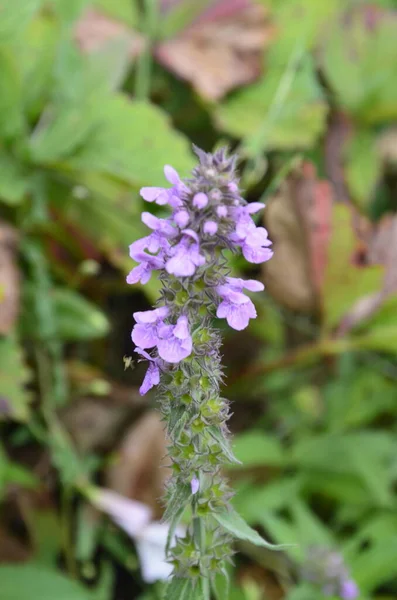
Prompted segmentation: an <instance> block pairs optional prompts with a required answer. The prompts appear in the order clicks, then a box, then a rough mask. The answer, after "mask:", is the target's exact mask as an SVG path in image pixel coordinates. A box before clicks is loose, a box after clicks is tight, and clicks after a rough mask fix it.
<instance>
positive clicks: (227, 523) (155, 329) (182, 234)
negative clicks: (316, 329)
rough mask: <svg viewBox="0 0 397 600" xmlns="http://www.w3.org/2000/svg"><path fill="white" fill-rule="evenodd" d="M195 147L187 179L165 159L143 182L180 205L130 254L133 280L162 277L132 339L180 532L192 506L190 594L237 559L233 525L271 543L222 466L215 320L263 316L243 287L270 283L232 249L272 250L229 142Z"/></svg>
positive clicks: (223, 406)
mask: <svg viewBox="0 0 397 600" xmlns="http://www.w3.org/2000/svg"><path fill="white" fill-rule="evenodd" d="M195 151H196V154H197V156H198V158H199V164H198V166H197V167H196V168H195V169H194V170H193V174H192V177H191V178H190V179H187V180H181V179H180V177H179V175H178V174H177V173H176V171H175V170H174V169H173V168H172V167H170V166H166V167H165V169H164V172H165V176H166V178H167V180H168V181H169V182H170V183H171V187H170V188H168V189H164V188H159V187H144V188H142V190H141V195H142V197H143V198H144V199H145V200H146V201H147V202H152V203H155V204H157V205H160V206H164V205H168V207H169V208H170V209H171V211H172V212H171V215H170V216H169V217H167V218H159V217H157V216H154V215H153V214H151V213H149V212H144V213H143V214H142V220H143V222H144V223H145V224H146V225H147V226H148V227H149V228H150V229H151V230H152V232H151V233H150V235H148V236H146V237H144V238H143V239H141V240H138V241H136V242H134V243H133V244H131V246H130V255H131V257H132V258H133V259H134V260H135V261H136V262H138V263H139V264H138V266H136V267H134V268H133V269H132V271H131V272H130V274H129V275H128V277H127V282H128V283H131V284H134V283H138V282H141V283H143V284H145V283H146V282H148V281H149V279H150V277H151V276H152V272H153V271H158V272H159V279H160V281H161V283H162V288H161V292H160V297H159V300H158V302H157V304H156V307H155V308H154V309H153V310H148V311H143V312H136V313H135V314H134V318H135V321H136V324H135V326H134V328H133V330H132V340H133V342H134V343H135V345H136V346H137V347H136V352H137V353H138V354H139V356H140V360H146V361H148V369H147V372H146V375H145V378H144V380H143V383H142V385H141V388H140V393H141V394H145V393H146V392H147V391H148V390H150V389H151V388H152V387H154V386H159V388H158V396H159V400H160V407H161V412H162V415H163V418H164V421H165V422H166V428H167V435H168V438H169V440H170V445H169V454H170V457H171V459H172V477H171V479H170V481H169V483H168V487H167V492H166V510H165V515H164V519H165V520H169V521H170V523H171V525H170V531H175V528H176V527H177V525H178V523H179V521H180V519H181V517H182V515H183V513H185V510H186V509H188V508H189V509H190V514H191V525H190V527H188V528H187V531H186V534H185V536H184V537H183V538H179V539H178V540H177V543H176V544H175V546H174V547H173V548H172V549H171V550H170V554H169V560H170V562H171V564H172V565H173V575H174V578H173V581H172V582H171V584H170V585H171V586H174V587H175V586H179V587H180V589H184V593H185V592H186V593H187V590H188V589H189V587H188V586H190V587H191V591H194V590H196V589H197V588H198V587H200V588H201V589H202V591H203V595H204V597H208V594H209V591H208V590H209V581H210V579H211V576H212V575H214V574H215V573H216V572H224V563H225V561H227V560H228V559H230V556H231V534H232V535H235V536H237V537H243V538H244V539H251V541H254V543H258V544H267V543H266V542H265V541H264V540H262V538H260V536H259V535H258V534H256V532H255V531H253V530H251V529H250V528H249V527H248V525H247V524H246V523H245V522H244V521H243V520H242V519H241V517H239V516H238V515H237V514H236V513H234V512H233V509H232V508H231V506H230V505H229V500H230V498H231V496H232V492H231V490H230V488H229V487H228V484H227V482H226V481H225V479H224V477H223V475H222V467H223V466H224V465H225V464H227V463H229V462H232V461H236V459H235V458H234V456H233V453H232V451H231V449H230V447H229V442H228V429H227V420H228V417H229V406H228V402H227V400H225V399H224V398H223V397H222V395H221V389H220V388H221V383H222V365H221V358H220V353H219V349H220V345H221V339H220V335H219V333H218V331H217V330H216V329H214V327H213V324H212V323H213V317H214V316H215V315H216V316H217V317H218V318H220V319H226V320H227V322H228V324H229V325H230V326H231V327H232V328H234V329H237V330H241V329H244V328H245V327H247V325H248V323H249V320H250V319H252V318H255V317H256V310H255V306H254V304H253V302H252V301H251V299H250V298H249V297H248V296H247V295H246V294H245V293H244V290H248V291H250V292H258V291H262V290H263V289H264V286H263V284H262V283H260V282H259V281H256V280H253V279H249V280H243V279H240V278H235V277H231V276H230V275H229V268H228V263H227V259H226V257H225V251H226V250H230V251H232V252H236V251H241V252H242V253H243V255H244V257H245V258H246V259H247V260H248V261H249V262H251V263H254V264H259V263H263V262H265V261H267V260H269V259H270V258H271V256H272V250H271V249H270V246H271V242H270V240H269V239H268V234H267V231H266V229H265V228H263V227H257V226H256V225H255V223H254V221H253V219H252V216H251V215H252V214H254V213H256V212H258V211H259V210H261V209H262V208H264V205H263V204H261V203H252V204H248V203H247V202H246V201H245V200H244V199H243V198H242V197H241V195H240V191H239V187H238V179H237V176H236V171H235V168H236V157H234V156H232V157H229V156H228V155H227V152H226V151H225V150H224V149H222V150H219V151H217V152H215V153H214V154H207V153H205V152H203V151H202V150H199V149H197V148H195ZM184 586H185V587H184Z"/></svg>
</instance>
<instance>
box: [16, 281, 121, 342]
mask: <svg viewBox="0 0 397 600" xmlns="http://www.w3.org/2000/svg"><path fill="white" fill-rule="evenodd" d="M34 294H35V289H34V287H33V286H29V285H25V289H24V296H25V297H24V305H25V311H24V313H23V314H22V330H23V332H24V335H26V336H27V337H31V338H32V339H38V338H37V336H38V335H40V333H42V332H40V331H39V332H38V331H37V323H36V322H34V321H33V320H31V319H29V306H31V305H32V302H33V299H34ZM49 300H50V302H51V310H52V311H53V313H54V315H53V317H54V332H52V333H51V336H52V335H56V336H58V337H59V338H60V339H62V340H64V341H78V340H89V339H95V338H100V337H103V336H104V335H106V333H107V332H108V330H109V323H108V321H107V319H106V317H105V315H104V314H103V313H102V312H101V311H100V310H99V309H98V308H97V307H96V306H95V305H94V304H92V303H91V302H89V301H88V300H86V299H85V298H84V297H83V296H81V295H79V294H77V293H76V292H74V291H72V290H70V289H67V288H55V289H53V290H52V291H51V292H50V295H49Z"/></svg>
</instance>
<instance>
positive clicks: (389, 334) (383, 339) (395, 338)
mask: <svg viewBox="0 0 397 600" xmlns="http://www.w3.org/2000/svg"><path fill="white" fill-rule="evenodd" d="M350 344H351V347H352V348H356V349H358V350H377V351H379V352H391V353H395V352H397V326H396V325H394V324H393V325H378V326H376V327H375V326H374V327H372V328H370V329H369V331H368V333H366V334H363V335H359V336H356V337H354V338H351V340H350Z"/></svg>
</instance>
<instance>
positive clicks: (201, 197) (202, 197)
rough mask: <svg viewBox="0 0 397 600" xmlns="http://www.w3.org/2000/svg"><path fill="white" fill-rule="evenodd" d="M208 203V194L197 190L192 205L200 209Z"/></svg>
mask: <svg viewBox="0 0 397 600" xmlns="http://www.w3.org/2000/svg"><path fill="white" fill-rule="evenodd" d="M207 204H208V196H207V195H206V194H204V193H203V192H199V193H198V194H195V195H194V197H193V206H194V207H195V208H198V209H199V210H201V209H202V208H205V207H206V206H207Z"/></svg>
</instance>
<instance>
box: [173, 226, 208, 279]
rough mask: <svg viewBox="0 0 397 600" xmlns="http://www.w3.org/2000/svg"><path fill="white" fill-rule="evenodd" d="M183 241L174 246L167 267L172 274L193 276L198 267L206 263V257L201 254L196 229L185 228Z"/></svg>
mask: <svg viewBox="0 0 397 600" xmlns="http://www.w3.org/2000/svg"><path fill="white" fill-rule="evenodd" d="M181 233H182V234H183V237H182V239H181V241H180V242H179V243H178V244H177V245H176V246H174V247H173V248H172V249H171V251H170V254H171V255H172V256H171V258H170V259H169V260H167V262H166V263H165V268H166V270H167V272H168V273H169V274H170V275H175V276H176V277H191V276H192V275H194V273H195V272H196V269H197V267H200V266H201V265H203V264H204V263H205V257H204V256H203V255H202V254H200V247H199V243H198V241H199V238H198V235H197V233H196V232H195V231H192V230H191V229H184V230H183V231H182V232H181Z"/></svg>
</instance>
